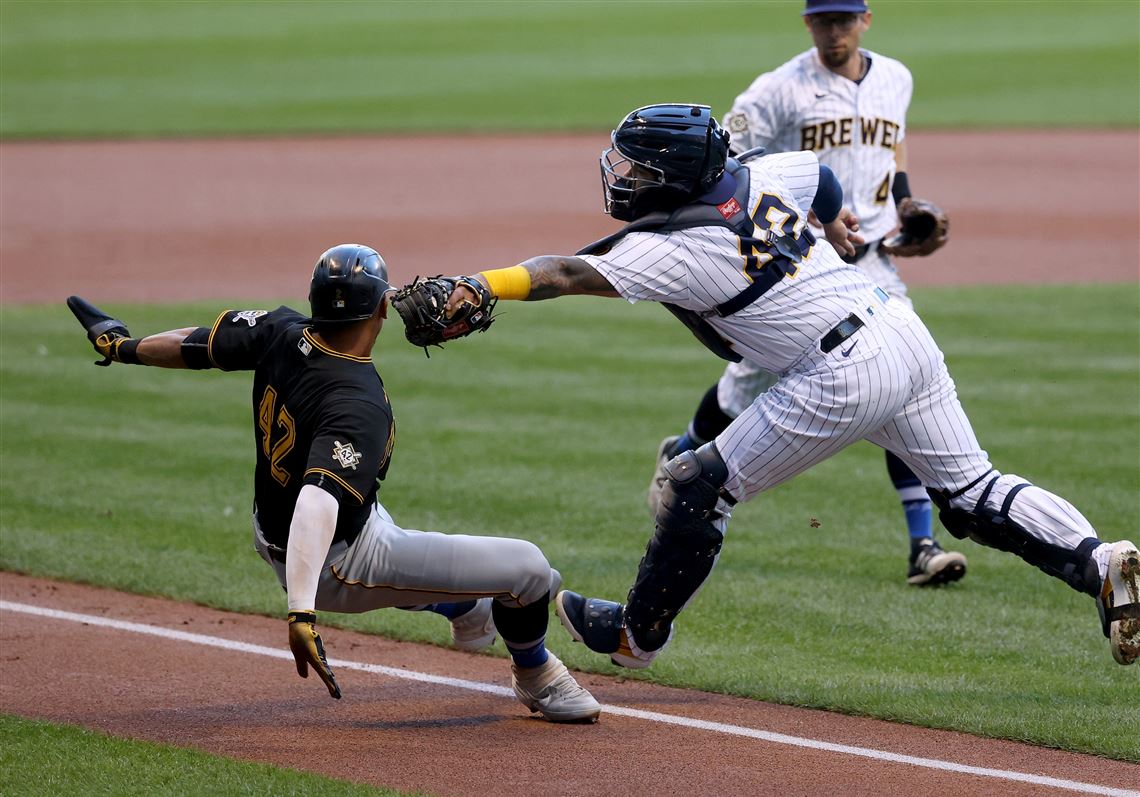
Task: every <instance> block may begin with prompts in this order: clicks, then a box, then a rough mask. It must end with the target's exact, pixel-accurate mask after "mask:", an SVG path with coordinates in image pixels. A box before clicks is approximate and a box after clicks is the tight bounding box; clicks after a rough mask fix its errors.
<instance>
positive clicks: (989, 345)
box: [0, 284, 1140, 761]
mask: <svg viewBox="0 0 1140 797" xmlns="http://www.w3.org/2000/svg"><path fill="white" fill-rule="evenodd" d="M915 293H916V300H917V302H918V304H919V306H920V309H921V310H922V312H923V315H924V316H925V317H926V319H927V320H928V323H930V325H931V326H932V328H933V329H934V331H935V333H936V335H937V336H938V337H939V339H940V340H942V341H944V348H945V350H946V352H947V356H948V361H949V362H950V365H951V368H952V370H953V372H954V373H955V375H956V376H957V378H958V381H959V386H960V393H961V396H962V399H963V402H964V404H965V406H966V409H967V411H968V412H969V413H970V415H971V417H972V419H973V421H974V424H975V426H976V429H977V431H978V434H979V437H980V439H981V440H982V442H983V445H985V446H986V447H987V448H988V450H989V451H990V453H991V455H992V457H993V459H994V461H995V463H996V464H997V465H998V467H1000V468H1002V469H1003V470H1005V471H1007V472H1016V473H1018V474H1020V475H1022V476H1025V477H1027V478H1030V479H1033V480H1035V481H1037V482H1038V483H1040V484H1042V485H1045V486H1047V487H1050V488H1052V489H1054V490H1055V491H1057V492H1058V493H1060V494H1062V495H1065V496H1067V497H1069V498H1071V499H1073V500H1074V502H1075V503H1076V504H1077V505H1078V506H1079V507H1080V508H1081V509H1082V510H1083V511H1084V512H1085V513H1086V515H1087V516H1088V517H1089V519H1090V520H1091V521H1092V523H1093V524H1094V525H1095V526H1096V527H1097V528H1098V529H1099V531H1100V533H1101V535H1102V537H1104V538H1105V539H1117V538H1120V537H1123V536H1129V535H1135V534H1136V530H1137V528H1138V527H1140V464H1138V462H1137V455H1136V452H1137V451H1138V450H1140V334H1138V333H1140V330H1138V328H1137V319H1138V318H1140V296H1138V292H1137V286H1136V285H1135V284H1130V285H1124V286H1111V285H1109V286H1065V287H1056V286H1054V287H1032V288H1023V287H1006V288H992V287H987V288H961V289H952V290H951V289H927V290H922V291H916V292H915ZM290 301H291V303H293V304H294V305H295V306H303V304H302V302H301V298H300V297H295V298H293V299H292V300H290ZM273 304H274V303H273V302H266V305H267V306H270V305H273ZM108 309H110V310H112V311H113V312H116V313H120V314H121V315H122V316H123V317H124V318H126V319H127V320H128V321H129V322H130V325H131V328H132V330H133V331H134V332H135V333H136V334H145V333H149V332H155V331H159V330H161V329H166V328H170V327H181V326H187V325H191V324H195V323H206V322H208V321H210V320H212V319H213V318H214V317H215V315H216V313H215V310H216V309H217V305H214V304H210V305H194V306H180V307H165V308H152V307H130V306H114V307H110V308H108ZM399 333H400V330H399V328H398V326H397V327H396V328H395V329H389V330H388V331H386V332H385V334H384V335H383V336H382V339H381V343H380V345H379V346H378V348H377V350H376V355H375V359H376V361H377V363H378V366H379V368H380V371H381V373H382V375H383V376H384V378H385V382H386V385H387V388H388V391H389V393H390V395H391V397H392V401H393V404H394V407H395V411H396V417H397V442H396V449H395V454H394V460H393V466H392V471H391V474H390V476H389V478H388V480H387V481H386V482H385V485H384V488H383V490H382V491H381V500H382V501H383V502H384V504H385V505H386V506H387V507H388V509H389V510H391V511H392V513H393V514H394V515H395V517H396V518H397V520H398V521H400V522H401V523H402V524H403V525H405V526H408V527H412V528H428V529H440V530H445V531H463V532H473V533H481V534H504V535H512V536H522V537H526V538H528V539H531V540H533V541H535V542H537V543H538V544H539V545H540V546H541V547H542V548H543V549H544V551H545V552H546V553H547V555H548V556H549V558H550V560H551V562H552V563H553V564H554V565H555V566H556V567H558V568H559V569H560V570H561V571H562V572H563V574H564V576H565V578H566V582H567V585H568V586H572V587H574V588H576V589H579V590H584V591H586V592H588V593H592V594H601V595H605V596H608V597H621V596H622V595H624V594H625V591H626V590H627V589H628V586H629V583H630V580H631V578H632V576H633V573H634V571H635V568H636V564H637V561H638V559H639V557H640V555H641V553H642V551H643V548H644V545H645V541H646V539H647V536H648V533H649V522H648V518H647V515H646V510H645V507H644V498H643V491H644V488H645V485H646V483H647V481H648V477H649V473H650V471H651V469H652V459H653V453H654V451H655V449H656V444H657V442H658V441H659V440H660V438H661V437H662V436H664V435H665V434H667V433H670V432H675V431H677V430H679V429H680V428H681V427H682V426H683V424H684V423H685V421H686V420H687V418H688V417H689V414H690V413H691V411H692V409H693V406H694V404H695V402H696V400H697V398H698V397H699V396H700V394H701V392H702V391H703V389H704V388H705V387H706V386H707V385H708V384H709V383H710V382H711V381H712V380H713V379H714V378H715V377H716V376H717V375H718V374H719V371H720V366H719V363H718V361H716V360H715V359H713V358H712V357H711V356H710V355H708V354H707V353H705V352H704V350H703V349H701V348H700V347H699V345H698V344H696V343H695V342H694V341H692V340H691V338H690V337H689V336H688V333H687V332H685V330H684V329H683V328H682V327H681V326H680V325H678V324H676V323H675V322H674V321H672V319H671V317H670V316H668V314H667V313H664V312H663V311H661V310H660V308H656V307H652V306H635V307H633V308H630V307H628V306H626V305H625V303H623V302H617V301H612V300H604V299H591V298H571V299H564V300H562V301H559V302H550V303H543V304H537V305H536V304H521V303H511V306H510V307H509V308H506V309H505V311H504V313H503V317H502V319H500V321H499V322H498V323H497V324H496V326H495V328H494V329H493V330H492V331H491V332H490V333H489V334H487V335H480V336H478V337H477V338H473V339H470V340H465V341H461V342H458V343H455V344H452V345H451V346H449V347H448V348H447V349H445V350H443V351H439V352H436V353H435V354H433V356H432V357H431V359H425V358H424V357H423V354H422V352H420V351H419V350H417V349H413V348H412V347H410V346H408V345H407V344H406V342H404V341H403V339H402V336H401V335H400V334H399ZM92 359H93V354H92V353H91V352H90V351H89V348H88V346H87V344H86V343H85V341H84V339H83V337H82V335H81V333H80V331H79V330H78V328H77V327H76V325H75V322H74V319H72V318H71V317H70V315H69V314H68V312H67V310H66V309H65V308H64V307H63V306H62V305H60V306H58V307H55V306H53V307H4V308H3V312H2V314H0V391H2V402H0V403H2V407H0V409H2V415H3V431H4V433H3V437H2V440H0V476H2V478H0V535H2V540H3V545H2V546H0V567H3V568H5V569H9V570H18V571H23V572H29V573H34V574H37V575H43V576H52V577H59V578H64V579H70V580H76V581H83V582H90V583H97V584H105V585H107V586H112V587H116V588H120V589H126V590H131V591H135V592H140V593H145V594H155V595H164V596H169V597H173V598H178V599H182V600H189V601H195V602H198V603H202V604H206V605H211V606H217V607H222V608H227V609H233V610H239V611H246V612H257V613H265V614H268V615H272V616H279V615H280V614H281V613H282V612H283V611H284V609H285V606H284V602H283V599H282V595H281V591H280V588H279V587H278V586H277V585H276V582H275V580H274V578H273V575H272V573H271V571H270V569H269V568H267V567H265V566H264V564H262V563H261V562H260V560H259V559H257V557H256V555H255V554H254V553H253V551H252V550H251V545H250V540H249V528H248V525H249V524H248V518H247V515H248V507H249V504H250V501H251V476H252V460H253V446H252V444H251V437H250V434H251V432H250V428H249V426H250V423H251V419H250V415H251V408H250V406H249V384H250V383H249V377H248V376H246V375H242V374H221V373H208V374H202V373H187V372H170V371H158V370H152V369H142V368H131V367H120V366H115V367H112V368H108V369H102V368H94V367H92V366H91V365H90V361H91V360H92ZM460 386H462V389H459V388H460ZM883 470H884V469H883V466H882V454H881V452H879V451H878V450H876V449H874V448H873V447H871V446H869V445H858V446H854V447H852V448H851V449H848V450H847V451H845V452H843V453H842V454H840V455H839V456H838V457H835V458H834V459H832V460H830V461H828V462H825V463H823V464H822V465H820V466H819V467H817V468H816V469H814V470H812V471H811V472H809V473H807V474H804V475H802V476H800V477H798V478H797V479H795V480H793V481H792V482H791V483H789V484H786V485H783V486H781V487H779V488H777V489H775V490H773V491H771V492H770V493H768V494H765V495H764V496H762V497H761V498H759V499H757V500H755V501H753V502H750V503H749V504H747V505H744V506H742V507H739V508H738V510H737V512H736V515H735V517H734V519H733V521H732V524H731V528H730V530H729V535H728V540H727V542H726V545H725V549H724V553H723V555H722V558H721V561H720V563H719V565H718V567H717V571H716V572H715V573H714V576H713V578H712V579H711V580H710V581H709V583H708V584H707V585H706V587H705V589H704V590H702V592H701V594H700V595H699V596H698V598H697V599H696V600H695V601H694V603H693V604H692V606H691V607H690V608H689V609H688V610H687V611H686V613H685V614H684V616H683V617H682V618H681V621H680V623H679V632H678V636H677V639H676V642H675V645H674V646H673V647H672V648H671V649H670V651H669V653H668V654H667V655H665V656H663V657H662V658H661V659H660V660H659V661H658V662H657V663H655V665H654V667H653V668H652V669H651V670H650V671H648V672H647V673H644V674H632V675H631V674H630V673H628V672H626V671H622V674H624V675H627V676H628V677H635V678H637V677H640V678H647V679H650V680H654V681H658V682H661V683H667V684H672V685H677V686H686V687H694V688H699V689H706V690H711V691H717V692H725V693H730V694H737V695H743V696H747V697H753V698H758V699H765V700H773V701H777V702H781V703H788V704H795V705H805V706H814V707H820V708H827V709H834V710H839V711H844V712H848V713H857V714H867V715H871V716H876V717H883V718H886V719H892V720H899V721H904V722H911V723H916V724H920V725H927V726H931V727H940V728H955V729H960V730H964V731H969V732H973V733H978V734H983V735H991V736H997V737H1004V738H1011V739H1019V740H1025V741H1030V742H1033V743H1036V744H1042V745H1048V746H1055V747H1060V748H1065V749H1071V750H1077V751H1084V752H1091V753H1099V754H1102V755H1107V756H1111V757H1117V758H1122V759H1126V760H1132V761H1140V728H1138V727H1137V725H1136V723H1135V722H1134V718H1130V717H1128V716H1126V713H1125V712H1123V711H1121V710H1120V709H1121V701H1122V696H1124V695H1127V694H1129V693H1135V690H1136V684H1137V681H1136V676H1137V673H1136V671H1135V668H1134V667H1133V668H1129V669H1125V668H1122V667H1119V666H1118V665H1116V664H1115V663H1113V662H1112V660H1111V657H1110V656H1109V653H1108V647H1107V642H1106V641H1105V640H1104V639H1103V637H1102V636H1101V634H1100V630H1099V626H1098V623H1097V621H1096V612H1095V609H1094V606H1093V603H1092V601H1091V600H1089V599H1088V598H1087V597H1084V596H1081V595H1078V594H1077V593H1075V592H1073V591H1072V590H1070V589H1069V588H1067V587H1066V586H1064V585H1063V584H1061V583H1060V582H1058V581H1055V580H1052V579H1049V578H1047V577H1045V576H1043V575H1042V574H1041V573H1039V572H1038V571H1036V570H1034V569H1033V568H1030V567H1027V566H1026V565H1024V564H1023V563H1021V562H1020V561H1018V560H1017V559H1015V558H1014V557H1011V556H1008V555H1005V554H1001V553H999V552H996V551H991V550H987V549H982V548H979V547H977V546H973V545H969V546H967V547H965V548H964V550H965V551H966V553H967V554H968V556H969V557H970V574H969V576H968V577H967V578H966V579H965V580H964V581H963V582H962V583H960V584H958V585H954V586H952V587H950V588H947V589H943V590H939V591H923V590H916V589H913V588H908V587H906V586H905V585H904V581H903V576H904V573H905V554H906V540H905V534H904V531H903V528H902V518H901V513H900V511H899V509H898V505H897V500H896V499H895V497H894V493H893V491H892V490H891V488H890V486H889V484H888V482H887V479H886V477H885V475H884V473H883ZM813 520H814V521H816V522H817V523H818V526H816V525H815V524H813ZM944 539H945V535H944ZM323 622H325V624H327V625H334V624H343V625H344V626H345V627H351V628H355V629H360V630H366V631H372V632H380V633H385V634H389V635H392V636H396V637H400V638H407V639H415V640H423V641H429V642H434V643H438V644H446V642H447V628H446V623H445V622H444V621H443V620H442V619H441V618H438V617H423V616H419V615H409V614H407V613H404V612H375V613H372V614H371V615H366V616H364V617H347V616H345V617H341V616H336V615H326V617H325V618H323ZM332 640H333V641H332V642H331V644H333V645H334V646H335V633H334V634H333V635H332ZM551 644H552V646H553V647H554V648H555V649H556V650H557V651H558V652H559V654H560V655H563V657H564V658H565V659H566V660H567V661H568V662H569V663H571V664H572V665H574V666H577V667H580V668H584V669H592V670H596V671H600V672H611V673H613V672H617V670H616V669H615V668H613V667H612V666H611V665H609V664H608V663H606V662H605V661H604V660H603V659H600V658H599V657H597V656H594V655H588V652H587V651H585V650H584V649H583V648H581V646H578V645H574V646H571V644H570V642H569V638H568V636H567V635H566V634H565V633H564V632H563V631H562V630H561V629H560V628H556V629H555V630H554V631H552V637H551ZM496 650H497V651H498V652H499V654H500V655H502V648H501V643H498V646H497V647H496Z"/></svg>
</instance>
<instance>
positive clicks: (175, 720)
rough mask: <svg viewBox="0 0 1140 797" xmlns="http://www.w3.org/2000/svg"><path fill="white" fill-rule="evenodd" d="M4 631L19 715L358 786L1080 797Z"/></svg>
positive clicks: (156, 614)
mask: <svg viewBox="0 0 1140 797" xmlns="http://www.w3.org/2000/svg"><path fill="white" fill-rule="evenodd" d="M0 597H2V598H3V600H4V601H10V602H13V603H20V604H31V605H36V606H41V607H47V608H53V609H58V610H62V611H70V612H77V613H81V614H85V615H94V616H96V617H99V618H113V619H118V620H124V621H129V622H134V623H142V624H147V625H152V626H158V627H160V628H165V629H172V630H175V631H181V632H189V633H194V634H202V635H209V636H212V637H220V638H222V639H226V640H234V641H240V642H245V643H249V644H254V645H262V646H267V647H271V648H274V649H276V650H279V651H281V652H282V653H283V654H284V651H285V649H286V646H285V644H284V636H283V634H284V627H283V624H282V622H281V621H280V620H275V619H272V618H264V617H249V616H244V615H237V614H231V613H225V612H218V611H214V610H210V609H204V608H201V607H196V606H189V605H186V604H178V603H174V602H171V601H164V600H158V599H154V598H140V597H137V596H131V595H124V594H122V593H117V592H113V591H109V590H101V589H96V588H93V587H86V586H79V585H66V584H55V583H51V582H46V581H42V580H39V579H33V578H28V577H25V576H19V575H13V574H8V573H5V574H3V575H2V576H0ZM0 620H2V623H0V643H2V645H3V649H4V654H3V656H4V677H3V679H2V680H0V710H2V711H4V712H12V713H16V714H21V715H25V716H30V717H41V718H45V719H49V720H55V721H59V722H68V723H73V724H79V725H84V726H87V727H91V728H95V729H98V730H101V731H104V732H107V733H112V734H115V735H121V736H128V737H133V738H141V739H149V740H154V741H159V742H165V743H170V744H177V745H183V746H188V747H196V748H200V749H203V750H206V751H209V752H213V753H218V754H223V755H228V756H233V757H237V758H244V759H250V760H255V761H264V762H269V763H273V764H277V765H280V766H285V767H292V768H303V769H307V770H311V771H314V772H318V773H321V774H325V775H329V776H332V777H337V778H345V779H349V780H353V781H358V782H362V783H372V784H380V785H388V786H393V787H396V788H400V789H409V790H410V789H423V790H427V791H429V792H431V793H433V794H440V795H457V796H459V795H470V796H471V797H481V796H482V795H487V794H496V795H502V796H503V797H512V796H513V795H518V797H532V796H533V795H535V794H558V795H582V797H594V795H598V794H608V793H613V792H619V793H623V794H631V795H649V794H654V795H703V794H717V795H795V794H825V793H826V794H836V793H839V794H844V795H876V796H877V797H878V796H881V795H892V794H906V795H932V797H933V795H939V796H940V797H949V796H950V795H979V794H995V793H1001V794H1003V795H1006V797H1016V796H1017V795H1026V797H1029V796H1030V795H1041V794H1048V793H1055V794H1067V793H1071V792H1069V791H1067V790H1064V791H1062V790H1057V789H1054V788H1050V787H1049V786H1048V784H1047V783H1040V782H1037V783H1032V782H1030V783H1026V782H1016V781H1012V780H1006V779H995V778H992V777H983V776H979V775H975V774H966V773H959V772H948V771H940V770H935V769H928V768H918V767H915V766H913V765H910V764H906V763H898V762H894V761H889V760H874V759H868V758H862V757H857V756H852V755H847V754H843V753H837V752H830V751H825V750H815V749H803V748H800V747H794V746H788V745H785V744H779V743H773V742H771V741H765V740H761V739H753V738H742V737H740V736H736V735H730V734H725V733H717V732H714V731H710V730H703V729H700V728H693V727H677V726H674V725H664V724H660V723H655V722H649V721H646V720H644V719H639V718H636V717H628V716H618V715H616V714H614V713H610V714H604V715H603V718H602V720H601V722H599V723H598V724H597V725H592V726H582V725H569V726H555V725H551V724H548V723H545V722H542V721H541V720H537V719H534V718H531V717H530V716H529V715H528V712H527V711H526V710H525V709H524V708H523V707H522V706H521V705H519V704H518V703H517V702H515V700H514V699H513V698H511V697H506V696H501V695H498V694H481V693H478V692H472V691H468V690H464V689H459V688H455V687H451V686H444V685H433V684H426V683H416V682H411V681H406V680H399V679H396V678H392V677H385V676H382V675H374V674H370V673H362V672H358V671H353V670H351V669H347V668H341V669H340V670H339V672H338V680H339V681H340V684H341V686H342V688H343V690H344V693H345V697H344V699H343V700H341V701H339V702H337V701H333V700H330V699H329V698H328V696H327V694H326V693H325V690H324V687H323V686H321V684H320V682H319V681H316V680H315V679H312V680H310V681H309V682H302V681H300V680H299V679H298V678H297V676H296V673H295V672H294V671H293V665H292V661H291V660H290V659H288V658H285V659H272V658H266V657H264V656H258V655H254V654H251V653H243V652H239V651H233V650H226V649H219V648H212V647H201V646H198V645H194V644H190V643H187V642H180V641H177V640H167V639H157V638H155V637H152V636H144V635H140V634H136V633H131V632H127V631H119V630H116V629H111V628H103V627H99V626H96V625H90V624H81V623H78V622H73V621H67V620H58V619H51V618H42V617H35V616H30V615H27V614H23V613H21V612H17V611H11V610H7V609H6V610H4V611H0ZM559 636H560V637H561V636H562V635H559ZM325 637H326V641H327V642H328V645H329V649H330V651H331V652H332V653H331V655H332V656H333V657H334V658H337V657H339V658H344V659H349V660H353V661H359V662H367V663H373V664H382V665H387V666H390V667H396V668H400V669H402V670H408V671H418V672H425V673H431V674H436V675H442V676H447V677H450V678H462V679H468V680H473V681H479V682H484V683H490V684H495V685H499V686H502V687H506V686H509V676H508V675H507V663H506V662H505V661H504V660H503V659H497V658H493V657H488V656H478V655H472V654H467V653H460V652H457V651H452V650H444V649H441V648H435V647H430V646H424V645H411V644H402V643H397V642H392V641H389V640H385V639H381V638H378V637H373V636H366V635H361V634H356V633H351V632H347V631H339V630H336V629H326V630H325ZM581 680H582V683H583V684H584V685H586V686H587V687H588V688H589V689H590V690H591V691H592V692H593V693H594V695H595V696H596V697H597V698H598V699H599V700H600V701H602V702H603V703H604V704H606V705H615V706H628V707H633V708H636V709H640V710H643V711H651V712H659V713H664V714H670V715H676V716H681V717H686V718H690V719H696V720H703V721H706V722H714V723H726V724H731V725H735V726H742V727H744V728H750V729H757V730H763V731H769V732H773V733H780V734H787V735H791V736H796V737H800V738H809V739H815V740H820V741H825V742H831V743H834V744H842V745H851V746H857V747H863V748H872V749H875V750H880V751H886V752H889V753H895V754H899V755H907V756H915V757H923V758H935V759H940V760H943V761H951V762H955V763H958V764H964V765H968V766H973V767H984V768H989V769H1001V770H1013V771H1017V772H1021V773H1028V774H1030V775H1032V776H1037V777H1046V778H1058V779H1064V780H1069V781H1078V782H1083V783H1092V784H1098V785H1100V786H1103V787H1108V788H1111V789H1117V790H1120V791H1123V790H1125V789H1127V788H1134V787H1136V786H1137V784H1140V766H1137V765H1133V764H1126V763H1122V762H1118V761H1106V760H1103V759H1099V758H1095V757H1092V756H1083V755H1075V754H1072V753H1064V752H1060V751H1056V750H1047V749H1041V748H1036V747H1030V746H1028V745H1023V744H1017V743H1014V742H1003V741H995V740H981V739H978V738H976V737H972V736H968V735H966V734H961V733H953V732H945V731H932V730H928V729H923V728H914V727H908V726H903V725H896V724H892V723H887V722H881V721H878V720H870V719H864V718H858V717H847V716H842V715H838V714H830V713H827V712H822V711H810V710H805V709H796V708H789V707H786V706H776V705H771V704H767V703H761V702H757V701H752V700H745V699H741V698H733V697H727V696H723V695H713V694H708V693H704V692H692V691H686V690H680V689H668V688H663V687H659V686H654V685H652V684H646V683H641V682H635V681H623V680H619V679H615V678H609V677H604V676H598V675H584V676H581ZM302 750H303V751H304V754H303V755H299V751H302Z"/></svg>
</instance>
